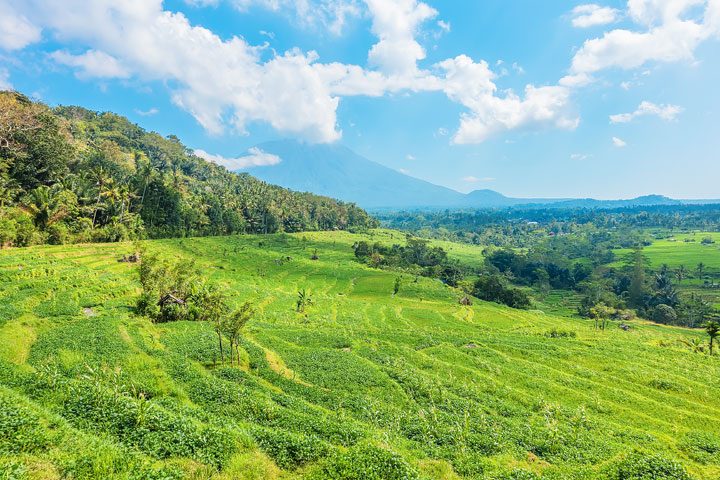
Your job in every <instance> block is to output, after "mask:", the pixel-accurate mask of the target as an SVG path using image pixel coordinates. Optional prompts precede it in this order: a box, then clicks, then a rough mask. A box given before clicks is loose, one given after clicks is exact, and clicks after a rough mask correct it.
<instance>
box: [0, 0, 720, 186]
mask: <svg viewBox="0 0 720 480" xmlns="http://www.w3.org/2000/svg"><path fill="white" fill-rule="evenodd" d="M718 79H720V0H629V1H627V2H625V1H617V0H613V1H606V2H597V3H586V2H582V1H561V0H555V1H552V2H538V1H536V0H482V1H472V2H469V1H468V2H464V1H463V2H459V1H451V0H444V1H440V0H426V1H424V2H421V1H418V0H168V1H164V2H163V1H161V0H125V1H122V2H121V1H120V0H95V1H93V2H86V1H84V0H0V87H4V88H15V89H17V90H19V91H21V92H23V93H26V94H28V95H31V96H33V97H36V98H39V99H41V100H43V101H45V102H48V103H50V104H52V105H56V104H79V105H83V106H86V107H88V108H92V109H95V110H101V111H105V110H110V111H114V112H117V113H120V114H122V115H126V116H128V117H129V118H130V119H131V120H133V121H135V122H137V123H139V124H140V125H141V126H143V127H145V128H148V129H151V130H155V131H158V132H160V133H162V134H176V135H178V136H179V137H180V138H181V139H182V141H183V142H184V143H185V144H187V145H188V146H189V147H191V148H194V149H197V150H199V151H202V152H204V153H203V155H206V156H207V158H210V159H212V160H214V161H218V162H220V163H225V164H227V165H239V164H262V163H264V162H265V163H268V159H267V156H265V155H263V152H261V151H258V150H252V152H251V153H250V154H247V152H248V151H249V149H250V148H251V147H253V146H254V145H256V144H259V143H262V142H264V141H267V140H274V139H279V138H288V137H291V138H298V139H302V140H304V141H309V142H342V143H343V144H345V145H347V146H349V147H350V148H352V149H354V150H355V151H357V152H358V153H360V154H362V155H365V156H367V157H368V158H370V159H372V160H375V161H378V162H380V163H382V164H385V165H387V166H389V167H392V168H395V169H397V170H401V171H403V172H406V173H408V174H409V175H413V176H416V177H418V178H422V179H425V180H429V181H432V182H434V183H437V184H441V185H445V186H448V187H451V188H455V189H457V190H460V191H470V190H473V189H478V188H491V189H494V190H497V191H500V192H502V193H504V194H507V195H512V196H523V197H586V196H592V197H595V198H620V197H622V198H627V197H633V196H637V195H642V194H649V193H660V194H665V195H669V196H673V197H677V198H718V197H720V186H719V184H720V182H719V180H720V158H719V154H718V152H720V95H719V94H718V93H717V88H718V87H717V85H718Z"/></svg>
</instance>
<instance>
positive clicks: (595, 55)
mask: <svg viewBox="0 0 720 480" xmlns="http://www.w3.org/2000/svg"><path fill="white" fill-rule="evenodd" d="M717 3H718V0H629V1H628V13H629V15H630V17H631V18H632V19H633V20H634V21H635V22H636V23H637V24H639V25H640V26H641V27H642V28H643V29H644V30H643V31H632V30H627V29H616V30H612V31H610V32H607V33H605V34H604V35H603V36H602V37H600V38H594V39H590V40H587V41H586V42H585V43H584V44H583V46H582V47H581V48H580V49H579V50H578V51H577V52H576V54H575V56H574V57H573V60H572V67H571V72H572V73H573V74H592V73H595V72H598V71H600V70H604V69H607V68H621V69H633V68H638V67H640V66H642V65H645V64H646V63H648V62H676V61H680V60H692V59H693V54H694V51H695V49H696V48H697V47H698V45H700V43H702V42H703V41H704V40H706V39H707V38H709V37H710V36H711V35H717V34H718V33H720V21H718V20H717V18H716V16H717V15H718V14H717V13H715V12H716V11H717V10H718V9H720V7H718V6H717ZM701 5H704V6H706V8H705V10H704V11H705V14H704V16H703V17H702V18H699V17H693V16H692V15H691V13H692V7H699V6H701Z"/></svg>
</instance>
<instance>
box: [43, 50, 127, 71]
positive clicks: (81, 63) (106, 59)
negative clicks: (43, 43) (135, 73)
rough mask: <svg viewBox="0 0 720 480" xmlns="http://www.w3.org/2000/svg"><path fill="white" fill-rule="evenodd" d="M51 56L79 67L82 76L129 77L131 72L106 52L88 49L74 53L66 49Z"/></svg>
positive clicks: (66, 63) (57, 60) (59, 61)
mask: <svg viewBox="0 0 720 480" xmlns="http://www.w3.org/2000/svg"><path fill="white" fill-rule="evenodd" d="M50 58H52V59H53V60H55V61H56V62H57V63H59V64H61V65H67V66H68V67H74V68H77V69H79V71H78V73H77V76H78V77H81V78H128V77H129V76H130V72H129V71H128V70H127V69H126V68H125V67H123V66H122V65H121V64H120V62H119V61H118V60H117V59H116V58H114V57H112V56H110V55H108V54H107V53H105V52H100V51H97V50H88V51H87V52H85V53H83V54H82V55H72V54H70V53H68V52H66V51H64V50H63V51H57V52H53V53H51V54H50Z"/></svg>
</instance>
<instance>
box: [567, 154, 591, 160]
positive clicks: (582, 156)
mask: <svg viewBox="0 0 720 480" xmlns="http://www.w3.org/2000/svg"><path fill="white" fill-rule="evenodd" d="M589 157H590V155H588V154H586V153H573V154H572V155H570V160H576V161H581V160H587V159H588V158H589Z"/></svg>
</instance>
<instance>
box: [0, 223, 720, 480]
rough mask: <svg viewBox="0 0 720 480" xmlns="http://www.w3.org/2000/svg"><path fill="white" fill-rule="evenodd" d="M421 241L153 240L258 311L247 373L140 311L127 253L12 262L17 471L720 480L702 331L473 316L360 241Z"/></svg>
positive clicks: (4, 294)
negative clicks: (301, 295) (375, 263)
mask: <svg viewBox="0 0 720 480" xmlns="http://www.w3.org/2000/svg"><path fill="white" fill-rule="evenodd" d="M403 238H404V235H403V234H402V233H399V232H392V231H387V230H380V231H376V232H373V233H372V234H370V235H355V234H349V233H345V232H319V233H306V234H302V233H301V234H293V235H286V234H278V235H269V236H239V237H222V238H202V239H175V240H162V241H152V242H147V248H148V249H149V250H151V251H154V252H158V253H161V254H163V255H167V256H171V257H174V258H180V259H182V260H183V261H185V262H188V264H189V263H190V262H194V264H195V265H196V266H197V267H199V268H200V269H201V270H202V271H203V273H204V274H205V275H206V276H207V277H208V278H210V279H211V280H212V281H213V282H215V283H217V284H218V285H221V286H222V287H223V288H224V289H226V290H227V291H228V292H230V293H231V300H232V302H234V303H236V304H240V303H242V302H245V301H252V302H253V303H254V304H255V305H256V306H257V307H258V313H257V315H256V316H255V318H253V319H252V320H251V322H250V323H249V325H248V327H246V330H245V331H244V334H243V339H242V341H241V347H242V348H241V351H240V361H239V365H233V366H231V365H229V364H228V363H221V362H220V360H219V355H218V349H217V346H216V344H217V337H216V335H215V332H214V331H213V328H212V326H211V325H209V324H205V323H202V322H194V323H191V322H176V323H168V324H153V323H151V322H150V321H149V320H147V319H145V318H142V317H138V316H136V315H135V314H134V311H133V306H134V302H135V298H136V296H137V295H138V294H139V291H140V285H139V282H138V274H137V265H133V264H128V263H120V262H118V259H119V258H120V257H121V256H122V255H123V254H128V253H132V251H133V246H132V245H130V244H93V245H72V246H58V247H49V246H44V247H31V248H27V249H16V250H3V251H0V478H37V479H50V478H77V479H80V478H88V479H90V478H95V479H101V478H102V479H104V478H122V479H173V478H193V479H203V478H208V479H210V478H213V479H266V478H267V479H273V478H277V479H295V478H297V479H304V478H308V479H383V480H385V479H459V478H469V479H488V480H490V479H493V480H500V479H516V480H519V479H540V478H543V479H598V478H599V479H603V478H605V479H644V478H683V479H685V478H696V479H717V478H720V386H718V378H720V360H718V357H709V356H708V355H706V354H698V353H694V352H693V351H692V349H691V348H690V347H688V346H687V343H688V342H690V341H691V340H694V339H697V340H700V341H705V337H704V336H703V333H702V332H698V331H690V330H686V329H681V328H674V327H664V326H658V325H653V324H648V323H644V322H640V321H638V322H634V323H631V329H630V330H629V331H627V332H626V331H623V330H621V329H619V328H617V326H616V325H611V326H610V327H609V328H608V329H607V330H605V331H597V330H595V329H594V327H593V324H592V322H589V321H585V320H580V319H575V318H570V317H567V316H562V315H561V314H559V313H558V312H555V313H551V312H550V311H547V312H544V311H542V310H533V311H518V310H513V309H509V308H506V307H502V306H499V305H495V304H490V303H485V302H481V301H475V302H474V305H472V306H463V305H460V304H459V302H458V299H459V298H460V292H459V291H457V290H455V289H453V288H450V287H448V286H446V285H444V284H442V283H441V282H439V281H437V280H432V279H428V278H422V277H419V278H418V277H414V276H410V275H405V276H402V282H401V287H400V290H399V293H398V294H397V295H393V286H394V282H395V278H396V277H397V275H398V274H397V273H396V272H390V271H382V270H374V269H371V268H368V267H366V266H365V265H362V264H360V263H358V262H357V261H355V259H354V255H353V249H352V245H353V243H355V242H357V241H359V240H368V241H381V242H390V243H392V242H401V241H403ZM442 246H443V247H444V248H447V250H448V251H449V252H450V254H451V256H454V257H456V258H459V259H461V260H462V261H464V262H466V263H470V262H477V263H478V264H479V263H480V262H482V249H481V248H480V247H472V246H468V245H455V244H444V245H442ZM701 248H704V247H701ZM315 251H317V256H318V257H319V259H318V260H312V259H311V256H312V255H313V254H314V252H315ZM719 266H720V265H719ZM300 289H306V290H307V291H308V292H310V294H311V295H312V298H313V305H312V306H310V307H309V308H308V309H307V310H306V311H305V312H304V313H297V312H296V311H295V308H294V304H295V299H296V298H297V292H298V290H300ZM554 301H555V302H556V303H557V302H560V301H562V299H554ZM574 301H575V300H574V299H568V300H567V302H566V303H567V305H572V304H573V302H574ZM539 308H542V306H540V307H539ZM568 308H569V307H568ZM648 472H651V473H652V472H654V473H652V475H655V476H648V475H650V473H648Z"/></svg>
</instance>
